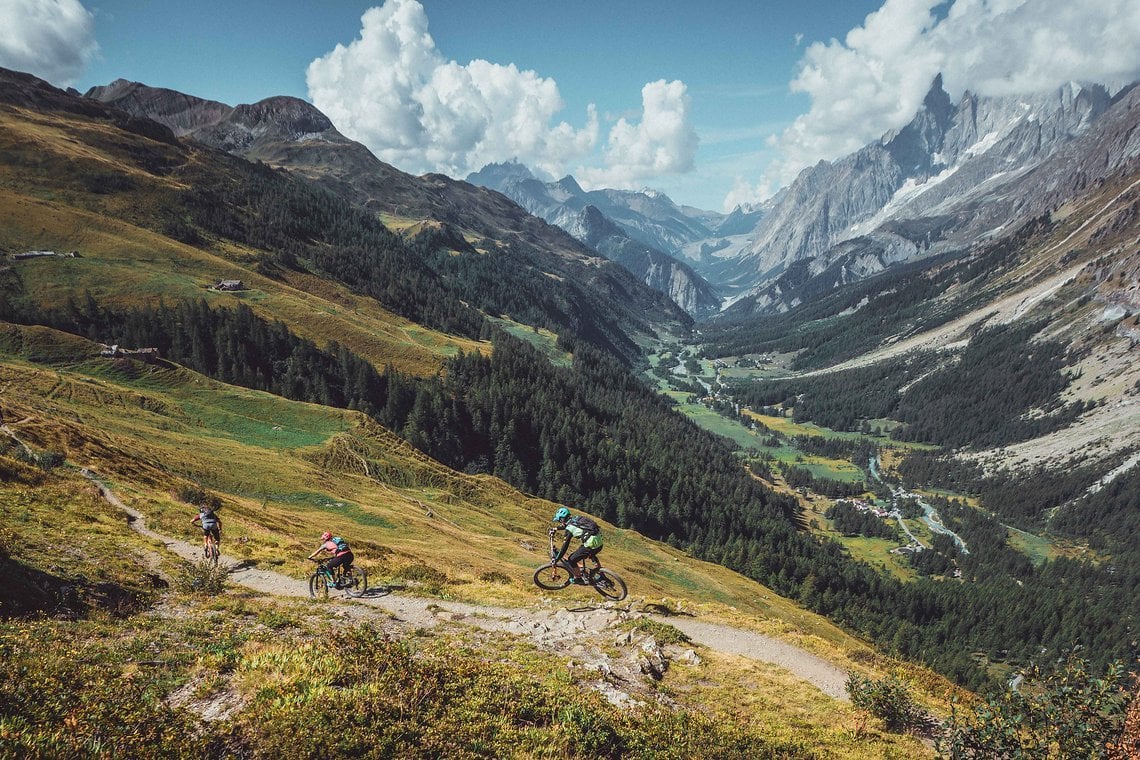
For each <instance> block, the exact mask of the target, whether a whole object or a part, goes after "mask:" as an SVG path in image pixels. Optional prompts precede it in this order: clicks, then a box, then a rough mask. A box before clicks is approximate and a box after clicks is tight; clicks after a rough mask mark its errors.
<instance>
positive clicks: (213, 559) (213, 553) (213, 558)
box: [206, 543, 222, 565]
mask: <svg viewBox="0 0 1140 760" xmlns="http://www.w3.org/2000/svg"><path fill="white" fill-rule="evenodd" d="M221 556H222V553H221V552H220V551H218V545H217V544H215V543H211V544H210V546H209V547H208V548H207V549H206V559H208V560H209V561H210V564H211V565H216V564H218V557H221Z"/></svg>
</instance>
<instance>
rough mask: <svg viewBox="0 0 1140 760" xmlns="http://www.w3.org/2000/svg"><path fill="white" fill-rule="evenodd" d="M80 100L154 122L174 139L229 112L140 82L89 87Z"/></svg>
mask: <svg viewBox="0 0 1140 760" xmlns="http://www.w3.org/2000/svg"><path fill="white" fill-rule="evenodd" d="M84 97H86V98H90V99H91V100H97V101H99V102H100V103H106V104H107V105H110V106H114V107H115V108H118V109H120V110H122V111H126V112H127V113H129V114H132V115H134V116H139V117H143V118H147V119H151V120H152V121H157V122H158V123H159V124H163V125H165V126H167V127H169V128H170V130H171V131H172V132H174V134H175V135H177V136H178V137H183V136H185V135H188V134H191V133H193V132H195V131H197V130H199V129H203V128H206V127H210V126H213V125H214V124H217V123H218V122H220V121H222V120H223V119H225V118H226V117H227V116H229V115H230V113H232V112H233V110H234V109H233V108H231V107H230V106H228V105H226V104H225V103H219V102H217V101H215V100H206V99H204V98H196V97H194V96H193V95H186V94H185V93H181V92H178V91H177V90H168V89H166V88H164V87H150V86H148V85H145V84H142V83H141V82H131V81H129V80H126V79H116V80H115V81H113V82H111V83H110V84H109V85H104V86H100V87H92V88H91V89H89V90H88V91H87V92H86V93H84Z"/></svg>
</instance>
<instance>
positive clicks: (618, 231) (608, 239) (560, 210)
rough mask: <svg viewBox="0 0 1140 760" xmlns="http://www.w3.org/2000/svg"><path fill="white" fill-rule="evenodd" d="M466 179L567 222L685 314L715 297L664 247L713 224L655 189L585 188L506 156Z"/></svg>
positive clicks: (705, 308) (708, 308) (706, 309)
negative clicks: (547, 177) (544, 176)
mask: <svg viewBox="0 0 1140 760" xmlns="http://www.w3.org/2000/svg"><path fill="white" fill-rule="evenodd" d="M467 181H468V182H471V183H472V184H476V185H481V186H483V187H488V188H491V189H493V190H498V191H499V192H501V193H503V194H504V195H506V196H507V197H508V198H511V199H512V200H514V201H515V202H516V203H518V204H519V205H520V206H522V207H523V208H525V209H526V210H527V211H528V212H530V213H531V214H534V215H535V216H537V217H539V218H541V219H545V220H546V221H547V222H549V223H550V224H553V225H556V226H558V227H560V228H562V229H564V230H566V231H567V232H569V233H570V234H571V235H573V236H574V237H575V238H577V239H578V240H580V241H582V242H583V243H585V244H586V245H589V246H590V247H592V248H594V249H595V250H597V251H598V252H599V253H601V254H602V255H603V256H605V257H606V258H608V259H610V260H611V261H616V262H617V263H619V264H621V265H622V266H623V267H625V268H626V269H628V270H629V271H630V272H632V273H633V274H634V275H635V276H636V277H638V278H639V279H641V280H642V281H643V282H644V283H645V284H647V285H649V287H651V288H653V289H654V290H657V291H659V292H661V293H664V294H665V295H667V296H669V297H670V298H671V299H672V300H673V301H674V303H676V304H677V305H679V306H680V307H681V308H682V309H684V310H685V311H686V312H688V313H690V314H694V315H698V314H701V315H703V314H708V313H711V312H714V311H716V310H717V308H718V307H719V305H720V298H719V296H718V295H717V293H716V290H715V289H714V288H713V287H712V286H711V285H710V284H709V283H708V282H706V281H705V280H704V279H703V278H702V277H701V276H700V275H699V274H697V272H696V271H695V270H694V269H693V268H692V267H691V266H689V265H688V264H684V263H681V262H680V261H678V260H677V259H676V258H675V257H674V256H673V255H671V254H672V251H673V250H674V248H673V246H680V245H684V244H686V243H687V242H691V241H692V240H693V239H701V238H703V237H706V236H710V235H711V234H712V232H711V231H710V230H709V229H708V227H706V226H705V225H704V223H703V221H702V220H700V219H697V218H692V217H690V216H688V215H686V213H685V212H684V211H683V210H682V209H681V208H679V207H678V206H677V205H676V204H674V203H673V201H671V200H670V199H669V198H668V196H666V195H664V194H662V193H656V192H653V191H642V192H638V193H634V192H629V191H625V190H595V191H591V192H587V191H585V190H583V189H582V187H581V185H579V184H578V182H577V181H576V180H575V179H574V178H573V177H570V176H566V177H563V178H562V179H560V180H558V181H557V182H542V181H541V180H539V179H536V178H535V177H534V175H533V174H532V173H531V172H530V170H529V169H527V168H526V167H525V166H523V165H522V164H519V163H513V162H512V163H502V164H490V165H488V166H485V167H484V168H483V169H481V170H480V171H478V172H475V173H473V174H471V175H469V176H468V177H467ZM595 204H601V206H599V205H595ZM603 209H605V210H603ZM698 213H703V214H708V213H709V212H698ZM718 216H719V215H718ZM650 241H658V242H659V243H660V244H661V245H663V246H667V247H660V246H658V245H655V244H654V243H653V242H650Z"/></svg>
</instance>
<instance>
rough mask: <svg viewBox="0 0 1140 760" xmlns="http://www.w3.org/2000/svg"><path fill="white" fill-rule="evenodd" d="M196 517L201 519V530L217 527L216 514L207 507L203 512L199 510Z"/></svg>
mask: <svg viewBox="0 0 1140 760" xmlns="http://www.w3.org/2000/svg"><path fill="white" fill-rule="evenodd" d="M198 518H199V519H200V520H201V521H202V523H201V524H202V530H210V529H211V528H216V527H218V516H217V515H216V514H214V510H212V509H208V510H206V511H205V512H203V511H201V510H199V511H198Z"/></svg>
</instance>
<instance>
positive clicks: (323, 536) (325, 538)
mask: <svg viewBox="0 0 1140 760" xmlns="http://www.w3.org/2000/svg"><path fill="white" fill-rule="evenodd" d="M330 538H332V533H329V532H328V531H327V530H326V531H325V532H324V533H322V534H321V540H322V541H328V540H329V539H330Z"/></svg>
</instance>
